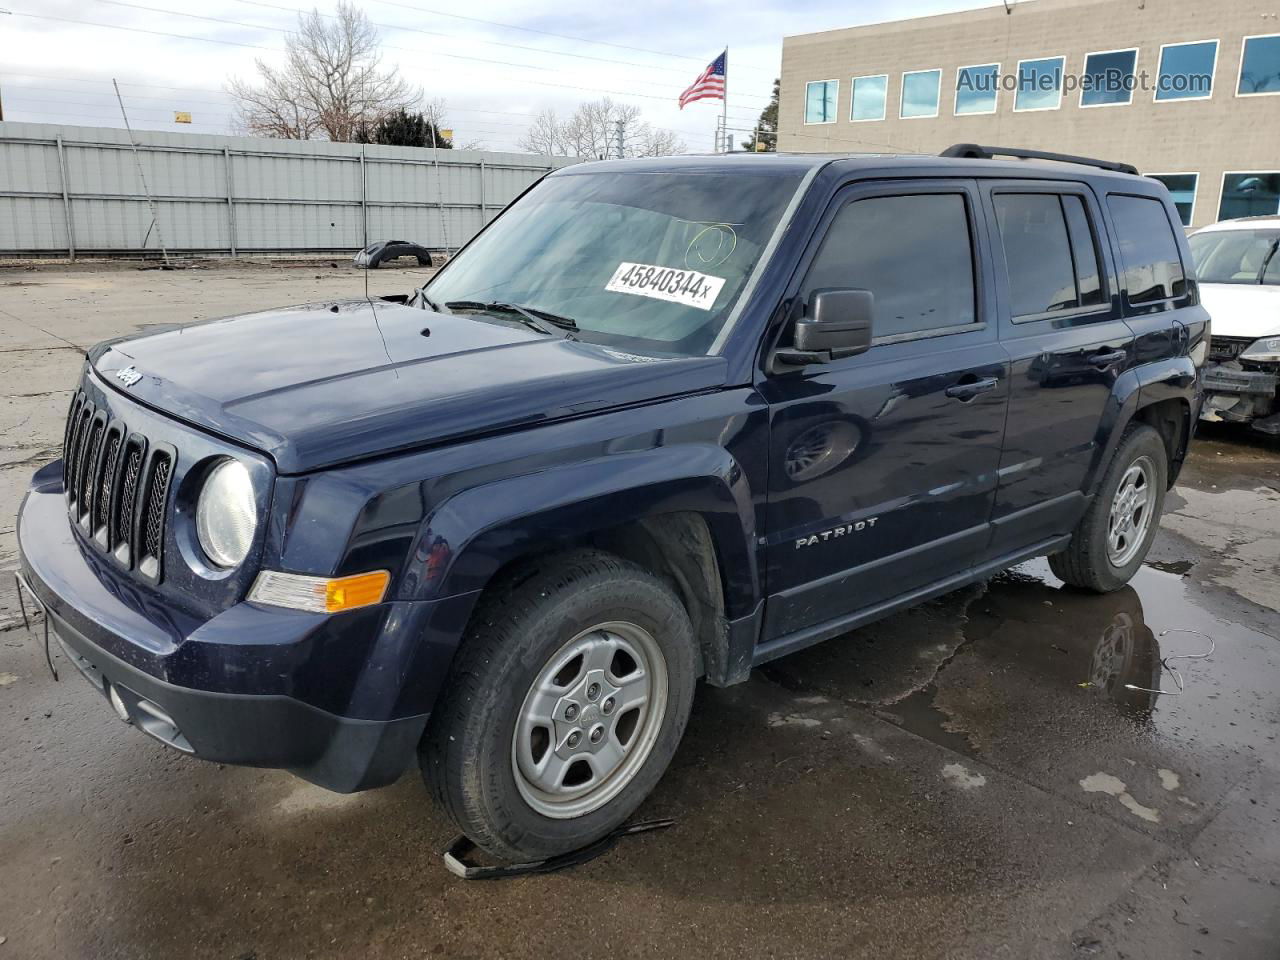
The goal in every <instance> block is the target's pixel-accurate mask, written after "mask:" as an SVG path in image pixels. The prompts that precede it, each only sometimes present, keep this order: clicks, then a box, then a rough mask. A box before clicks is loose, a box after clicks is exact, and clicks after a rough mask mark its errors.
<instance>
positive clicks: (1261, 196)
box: [1218, 173, 1280, 220]
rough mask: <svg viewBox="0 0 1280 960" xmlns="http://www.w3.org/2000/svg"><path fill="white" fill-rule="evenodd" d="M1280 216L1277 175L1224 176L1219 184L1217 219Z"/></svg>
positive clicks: (1237, 174) (1279, 193)
mask: <svg viewBox="0 0 1280 960" xmlns="http://www.w3.org/2000/svg"><path fill="white" fill-rule="evenodd" d="M1277 213H1280V173H1228V174H1227V175H1226V177H1225V178H1223V181H1222V203H1221V205H1220V206H1219V207H1218V219H1219V220H1234V219H1236V218H1237V217H1274V216H1275V215H1276V214H1277Z"/></svg>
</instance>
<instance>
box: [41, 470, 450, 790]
mask: <svg viewBox="0 0 1280 960" xmlns="http://www.w3.org/2000/svg"><path fill="white" fill-rule="evenodd" d="M46 470H48V468H46ZM54 476H55V474H54V472H53V471H49V472H48V474H46V471H41V473H40V474H37V477H36V482H35V484H34V485H33V488H32V489H31V491H30V492H28V494H27V496H26V498H25V499H24V500H23V503H22V508H21V511H20V513H19V518H18V548H19V557H20V575H21V578H22V580H23V581H24V582H25V584H26V586H27V589H29V590H30V595H32V596H34V598H35V599H36V600H37V601H38V602H39V605H40V606H41V608H42V609H43V611H44V614H45V616H46V617H47V618H48V625H49V628H50V631H51V635H52V637H56V640H57V643H58V644H59V645H60V646H61V647H62V649H63V650H64V651H65V652H66V654H67V655H68V657H69V658H70V659H71V661H72V662H73V663H74V664H75V665H76V666H77V668H78V669H79V670H80V672H81V673H82V674H83V675H84V676H85V677H86V678H87V679H88V680H89V682H90V683H91V684H93V685H94V686H95V687H96V689H97V690H98V692H99V693H101V694H103V695H104V697H107V696H108V695H109V694H110V692H111V691H112V690H113V689H114V690H115V691H116V694H117V697H116V698H112V707H114V708H115V710H116V711H117V712H120V711H121V709H122V708H123V710H124V712H125V713H126V714H127V715H128V719H129V721H130V722H131V723H133V724H134V725H135V726H137V727H138V728H139V729H140V730H142V731H143V732H145V733H147V734H149V735H151V736H153V737H155V738H156V739H159V740H160V741H161V742H163V743H166V744H167V745H168V746H170V747H173V748H174V749H177V750H180V751H182V752H184V753H189V754H192V755H194V756H197V757H200V758H202V759H205V760H211V761H217V762H221V763H230V764H240V765H245V766H255V767H276V768H282V769H287V770H290V771H292V772H294V773H296V774H297V775H299V776H301V777H303V778H305V779H307V780H310V781H312V782H313V783H317V784H319V785H321V786H324V787H327V788H329V789H331V790H336V791H340V792H344V793H345V792H352V791H355V790H363V789H368V788H371V787H377V786H382V785H385V784H387V783H391V782H393V781H394V780H395V779H397V778H398V777H399V776H400V775H401V773H403V772H404V770H405V769H406V767H407V766H408V765H409V764H410V763H411V762H412V761H413V759H414V757H415V755H416V750H417V745H418V742H419V740H420V739H421V736H422V732H423V729H424V728H425V726H426V722H427V718H428V715H429V714H428V712H427V711H428V710H429V704H430V701H432V700H434V697H435V694H436V692H437V691H438V687H439V682H438V681H439V677H438V674H442V673H443V671H444V668H445V667H447V660H444V661H443V664H441V663H440V662H439V659H438V658H437V659H436V660H431V659H429V658H426V657H424V655H423V654H422V650H423V647H424V646H425V648H426V650H427V651H428V652H432V651H434V652H436V653H437V654H443V652H444V651H445V649H446V647H447V643H448V640H449V639H450V638H451V637H450V635H451V634H452V636H455V637H456V634H455V633H453V628H454V626H455V624H453V623H452V622H450V621H451V618H449V617H443V618H442V617H441V614H442V613H448V610H446V609H444V606H447V602H446V601H440V602H439V603H438V604H437V605H434V608H433V605H432V604H428V603H390V604H385V605H383V606H385V607H387V608H388V609H386V610H378V608H367V610H368V611H371V612H370V613H367V614H366V618H365V619H363V620H362V619H360V618H358V617H356V616H355V614H357V613H359V611H352V613H351V614H340V615H337V616H334V617H326V616H321V615H316V614H307V613H299V612H296V611H286V610H279V609H273V608H266V607H258V606H255V605H253V604H248V603H240V604H236V605H235V606H233V607H231V608H230V609H228V610H226V611H224V612H223V613H221V614H219V615H218V616H215V617H214V618H213V619H211V620H207V621H205V622H204V623H191V622H188V621H187V620H186V619H184V618H183V617H181V616H180V615H178V614H177V613H175V612H174V611H173V610H172V609H170V608H168V607H166V605H165V604H164V603H163V597H161V596H158V595H156V594H150V595H149V594H148V593H147V592H146V591H145V590H143V589H142V588H140V587H139V585H138V584H136V583H133V582H131V581H128V580H127V579H125V578H123V577H121V576H120V575H118V574H117V573H116V572H115V571H113V570H112V569H110V568H109V567H107V566H106V565H105V564H104V562H103V561H102V559H101V558H99V557H98V556H96V555H95V553H94V552H93V551H91V550H89V549H87V548H85V547H84V546H83V545H82V544H80V542H79V541H78V540H77V538H76V535H75V534H74V532H73V531H72V529H71V525H70V523H69V522H68V518H67V513H66V503H65V500H64V498H63V496H62V488H61V484H60V482H58V481H57V480H55V479H54ZM42 477H44V481H43V483H42V482H41V480H42ZM28 602H29V601H28ZM344 618H349V619H346V620H344ZM458 631H459V632H460V627H458ZM369 634H372V636H369ZM410 637H412V638H413V639H415V640H417V641H419V642H420V643H414V644H410V643H408V642H406V638H410ZM433 639H434V640H435V641H436V642H434V643H433V642H432V640H433ZM453 642H454V643H456V639H455V640H453ZM388 648H389V649H388ZM340 650H348V651H352V650H354V651H355V653H354V654H351V655H353V656H357V657H358V658H359V659H360V660H361V661H362V667H361V668H360V669H357V670H356V671H355V675H354V677H353V675H352V668H351V665H350V662H349V661H347V662H342V661H339V658H338V651H340ZM451 652H452V650H451V649H448V653H450V654H451ZM326 660H327V661H329V664H328V666H329V670H328V674H327V675H328V676H329V677H330V682H328V683H325V680H324V678H325V676H326V673H325V672H324V670H325V666H326ZM334 661H338V662H336V664H335V663H334ZM335 666H336V668H337V669H336V670H335V669H334V667H335ZM424 670H427V671H430V673H431V675H430V676H428V677H427V678H424V677H423V676H422V673H423V672H424ZM415 677H416V679H415ZM433 681H434V682H433ZM321 697H328V698H330V699H338V700H340V701H341V702H342V703H344V704H345V705H346V709H345V710H343V711H341V712H339V711H335V710H332V709H325V708H324V707H322V706H320V705H317V704H316V703H315V702H307V701H308V699H311V700H314V699H319V698H321ZM415 707H416V708H419V709H414V708H415ZM423 707H425V709H422V708H423Z"/></svg>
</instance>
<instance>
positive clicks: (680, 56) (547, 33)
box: [372, 0, 776, 74]
mask: <svg viewBox="0 0 1280 960" xmlns="http://www.w3.org/2000/svg"><path fill="white" fill-rule="evenodd" d="M372 2H373V3H378V4H382V5H383V6H386V7H401V8H403V9H405V10H413V11H414V12H416V13H430V14H433V15H434V16H438V17H452V18H453V19H455V20H467V21H469V22H471V23H481V24H484V25H485V26H490V27H501V28H502V29H504V30H520V31H523V32H525V33H536V34H539V35H541V36H544V37H555V38H557V39H559V40H572V41H573V42H575V43H591V44H595V45H597V46H601V47H613V48H614V49H616V50H631V51H633V52H635V53H651V54H654V55H655V56H659V57H672V58H675V59H677V60H690V61H692V62H694V63H699V64H704V63H705V62H706V60H705V58H704V57H697V56H693V55H691V54H687V53H671V52H669V51H666V50H654V49H651V48H649V47H634V46H630V45H628V44H625V43H613V42H611V41H609V40H591V39H588V38H587V37H576V36H572V35H570V34H567V33H555V32H553V31H551V30H539V29H537V28H536V27H523V26H517V25H516V24H514V23H502V22H500V21H497V20H485V19H484V18H482V17H468V16H464V15H462V14H460V13H449V12H446V11H444V10H433V9H431V8H428V7H420V6H417V5H416V4H409V3H398V2H395V0H372ZM735 69H740V70H750V71H752V72H755V73H768V74H773V73H775V72H776V71H773V70H765V69H764V68H763V67H736V68H735Z"/></svg>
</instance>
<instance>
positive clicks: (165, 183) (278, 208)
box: [0, 121, 573, 259]
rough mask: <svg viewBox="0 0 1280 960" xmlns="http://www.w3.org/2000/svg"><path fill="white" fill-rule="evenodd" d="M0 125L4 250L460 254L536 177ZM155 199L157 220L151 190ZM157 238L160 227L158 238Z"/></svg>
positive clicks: (471, 159) (537, 164)
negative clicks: (380, 248)
mask: <svg viewBox="0 0 1280 960" xmlns="http://www.w3.org/2000/svg"><path fill="white" fill-rule="evenodd" d="M134 139H135V141H136V142H137V144H138V150H137V156H136V157H135V154H134V150H133V146H132V145H131V143H130V141H129V137H128V135H127V134H126V132H125V131H123V130H117V129H112V128H108V127H66V126H60V125H56V124H43V123H20V122H12V121H8V122H0V253H2V254H9V255H13V256H22V255H40V256H49V255H63V256H70V257H71V258H72V259H74V258H75V257H76V256H90V255H92V256H103V255H122V254H132V255H137V254H139V253H141V252H143V251H158V250H159V247H160V238H161V237H163V240H164V243H165V246H166V247H167V248H168V249H169V250H170V251H178V252H182V253H199V254H225V255H231V256H237V255H243V254H254V253H293V252H297V253H309V252H316V253H320V252H324V253H328V252H334V251H345V252H350V251H354V250H357V249H359V248H360V247H361V246H362V245H363V243H364V241H365V238H366V237H367V238H368V239H369V240H370V241H372V240H383V239H398V240H412V241H414V242H417V243H421V244H423V245H424V246H427V247H429V248H431V249H437V250H439V249H444V250H448V249H457V248H458V247H459V246H460V245H461V244H462V243H463V242H465V241H466V240H467V239H468V238H469V237H471V235H472V234H474V233H475V232H476V231H477V230H479V229H480V227H481V226H483V225H484V224H485V223H487V222H488V221H489V220H491V219H492V218H493V216H494V214H496V213H497V212H498V211H499V210H501V209H502V207H503V206H505V205H506V204H507V203H509V202H510V201H511V200H512V199H513V198H514V197H515V196H517V195H518V194H519V193H520V192H521V191H522V190H524V189H525V187H527V186H528V185H529V184H531V183H533V182H534V181H535V180H536V179H537V178H538V177H540V176H542V175H543V174H545V173H546V172H547V171H549V170H552V169H554V168H556V167H559V166H564V165H566V164H569V163H572V162H573V161H571V160H569V159H566V158H562V157H538V156H533V155H529V154H518V153H490V152H480V151H463V150H432V149H430V148H428V149H418V148H410V147H383V146H375V145H368V146H364V145H361V144H353V143H328V142H324V141H310V140H306V141H297V140H259V139H251V138H247V137H214V136H204V135H200V134H179V133H161V132H153V131H135V133H134ZM139 165H141V170H142V174H143V175H144V176H145V181H146V187H147V188H148V189H149V190H150V193H151V196H152V197H153V198H154V201H155V207H156V217H155V220H156V223H155V224H153V222H152V215H151V209H150V205H149V204H148V202H147V196H146V193H147V191H146V190H144V188H143V179H142V177H140V176H139ZM157 228H158V229H157Z"/></svg>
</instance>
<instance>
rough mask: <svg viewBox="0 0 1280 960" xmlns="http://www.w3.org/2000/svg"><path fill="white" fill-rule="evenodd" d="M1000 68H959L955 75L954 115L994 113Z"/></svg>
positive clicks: (990, 65)
mask: <svg viewBox="0 0 1280 960" xmlns="http://www.w3.org/2000/svg"><path fill="white" fill-rule="evenodd" d="M999 88H1000V66H999V64H995V63H989V64H986V65H985V66H981V67H961V68H960V70H959V71H958V72H957V73H956V114H957V115H958V116H963V115H964V114H967V113H995V112H996V93H997V92H998V90H999Z"/></svg>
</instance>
